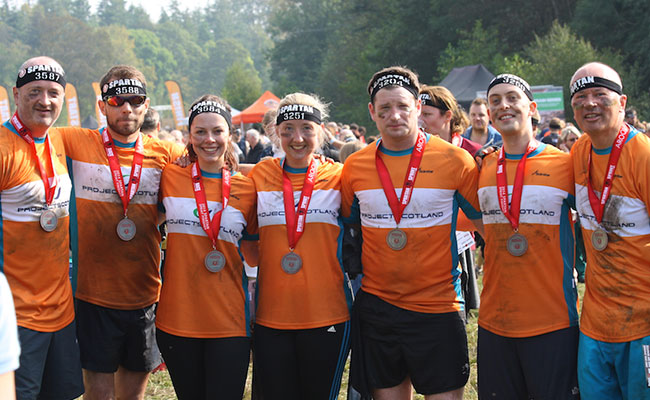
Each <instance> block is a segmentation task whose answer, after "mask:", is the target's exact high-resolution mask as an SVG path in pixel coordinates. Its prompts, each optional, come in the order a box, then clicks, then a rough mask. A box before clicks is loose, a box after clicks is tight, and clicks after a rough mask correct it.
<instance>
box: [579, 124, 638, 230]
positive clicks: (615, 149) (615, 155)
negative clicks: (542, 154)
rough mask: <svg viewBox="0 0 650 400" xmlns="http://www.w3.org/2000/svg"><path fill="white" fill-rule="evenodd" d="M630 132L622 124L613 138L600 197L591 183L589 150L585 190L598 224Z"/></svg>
mask: <svg viewBox="0 0 650 400" xmlns="http://www.w3.org/2000/svg"><path fill="white" fill-rule="evenodd" d="M629 134H630V127H629V126H627V124H623V126H622V127H621V129H620V130H619V131H618V134H617V135H616V139H615V140H614V145H612V151H611V152H610V153H609V160H608V161H607V173H606V175H605V181H604V182H603V190H602V192H600V198H598V196H596V193H595V192H594V188H593V186H592V185H591V151H589V170H588V172H587V189H588V190H587V192H588V193H589V204H591V210H592V211H593V212H594V216H595V217H596V221H598V223H599V224H600V223H601V221H602V220H603V212H604V211H605V204H606V203H607V200H608V199H609V195H610V194H611V189H612V184H613V183H614V172H615V171H616V166H617V165H618V159H619V158H620V157H621V152H622V151H623V145H624V144H625V142H626V141H627V137H628V136H629Z"/></svg>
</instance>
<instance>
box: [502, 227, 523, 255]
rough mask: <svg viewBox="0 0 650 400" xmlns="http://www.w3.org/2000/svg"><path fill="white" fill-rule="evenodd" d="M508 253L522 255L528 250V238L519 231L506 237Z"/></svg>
mask: <svg viewBox="0 0 650 400" xmlns="http://www.w3.org/2000/svg"><path fill="white" fill-rule="evenodd" d="M506 246H507V248H508V253H510V254H512V255H513V256H515V257H520V256H523V255H524V254H525V253H526V251H527V250H528V240H527V239H526V237H525V236H524V235H522V234H520V233H514V234H512V236H510V237H509V238H508V243H507V245H506Z"/></svg>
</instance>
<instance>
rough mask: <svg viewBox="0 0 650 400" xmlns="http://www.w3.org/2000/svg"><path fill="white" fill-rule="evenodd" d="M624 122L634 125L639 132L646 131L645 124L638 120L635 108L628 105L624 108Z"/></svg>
mask: <svg viewBox="0 0 650 400" xmlns="http://www.w3.org/2000/svg"><path fill="white" fill-rule="evenodd" d="M625 122H627V123H628V124H630V125H631V126H633V127H635V128H636V129H638V130H640V131H641V132H645V131H646V128H647V127H646V124H644V123H643V122H641V121H639V118H638V116H637V112H636V108H634V107H630V108H628V109H627V110H625Z"/></svg>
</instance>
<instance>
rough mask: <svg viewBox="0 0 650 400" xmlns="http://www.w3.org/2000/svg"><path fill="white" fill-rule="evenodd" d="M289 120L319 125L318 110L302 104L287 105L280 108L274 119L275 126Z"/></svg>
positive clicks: (319, 116) (319, 115)
mask: <svg viewBox="0 0 650 400" xmlns="http://www.w3.org/2000/svg"><path fill="white" fill-rule="evenodd" d="M291 120H307V121H312V122H315V123H317V124H320V123H321V114H320V110H319V109H318V108H316V107H312V106H307V105H304V104H287V105H286V106H282V107H280V109H279V110H278V116H277V117H276V118H275V124H276V125H280V124H281V123H282V122H284V121H291Z"/></svg>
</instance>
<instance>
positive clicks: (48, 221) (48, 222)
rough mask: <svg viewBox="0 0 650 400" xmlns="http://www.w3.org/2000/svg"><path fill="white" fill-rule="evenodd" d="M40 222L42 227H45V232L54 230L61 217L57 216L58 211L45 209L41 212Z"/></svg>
mask: <svg viewBox="0 0 650 400" xmlns="http://www.w3.org/2000/svg"><path fill="white" fill-rule="evenodd" d="M39 222H40V223H41V228H43V230H44V231H45V232H52V231H53V230H55V229H56V226H57V224H58V222H59V218H58V217H57V216H56V213H55V212H54V211H52V210H45V211H43V213H42V214H41V217H40V218H39Z"/></svg>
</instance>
